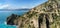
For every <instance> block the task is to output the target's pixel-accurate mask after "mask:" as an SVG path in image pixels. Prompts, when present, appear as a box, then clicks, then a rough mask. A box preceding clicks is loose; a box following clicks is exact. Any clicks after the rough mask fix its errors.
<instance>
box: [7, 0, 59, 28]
mask: <svg viewBox="0 0 60 28" xmlns="http://www.w3.org/2000/svg"><path fill="white" fill-rule="evenodd" d="M13 17H14V16H13ZM15 18H16V17H14V18H11V20H13V21H12V22H15V23H12V22H10V23H12V24H14V25H15V24H18V28H60V0H48V1H47V2H45V3H43V4H41V5H39V6H37V7H34V8H32V9H31V10H30V11H29V12H27V13H25V14H24V15H22V16H20V17H19V18H16V20H15ZM7 21H9V20H7ZM7 23H8V22H7ZM8 24H9V23H8Z"/></svg>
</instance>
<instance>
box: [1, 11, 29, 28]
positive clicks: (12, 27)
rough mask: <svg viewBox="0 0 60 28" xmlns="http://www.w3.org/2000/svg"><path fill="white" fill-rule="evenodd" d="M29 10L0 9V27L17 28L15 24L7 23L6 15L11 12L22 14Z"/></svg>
mask: <svg viewBox="0 0 60 28" xmlns="http://www.w3.org/2000/svg"><path fill="white" fill-rule="evenodd" d="M28 11H29V10H19V11H0V28H17V26H16V25H7V24H6V20H7V17H8V16H10V15H11V14H17V15H23V14H25V13H27V12H28Z"/></svg>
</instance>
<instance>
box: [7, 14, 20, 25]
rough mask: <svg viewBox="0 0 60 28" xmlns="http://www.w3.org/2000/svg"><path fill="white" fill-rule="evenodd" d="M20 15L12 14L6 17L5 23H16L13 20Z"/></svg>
mask: <svg viewBox="0 0 60 28" xmlns="http://www.w3.org/2000/svg"><path fill="white" fill-rule="evenodd" d="M19 17H20V15H16V14H12V15H11V16H9V17H7V24H8V25H17V24H16V23H17V22H15V20H16V19H17V18H19Z"/></svg>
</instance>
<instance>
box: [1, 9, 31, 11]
mask: <svg viewBox="0 0 60 28" xmlns="http://www.w3.org/2000/svg"><path fill="white" fill-rule="evenodd" d="M22 10H24V11H25V10H30V9H0V11H22Z"/></svg>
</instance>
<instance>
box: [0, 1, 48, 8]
mask: <svg viewBox="0 0 60 28" xmlns="http://www.w3.org/2000/svg"><path fill="white" fill-rule="evenodd" d="M46 1H48V0H0V9H21V8H33V7H35V6H37V5H39V4H42V3H44V2H46Z"/></svg>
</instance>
